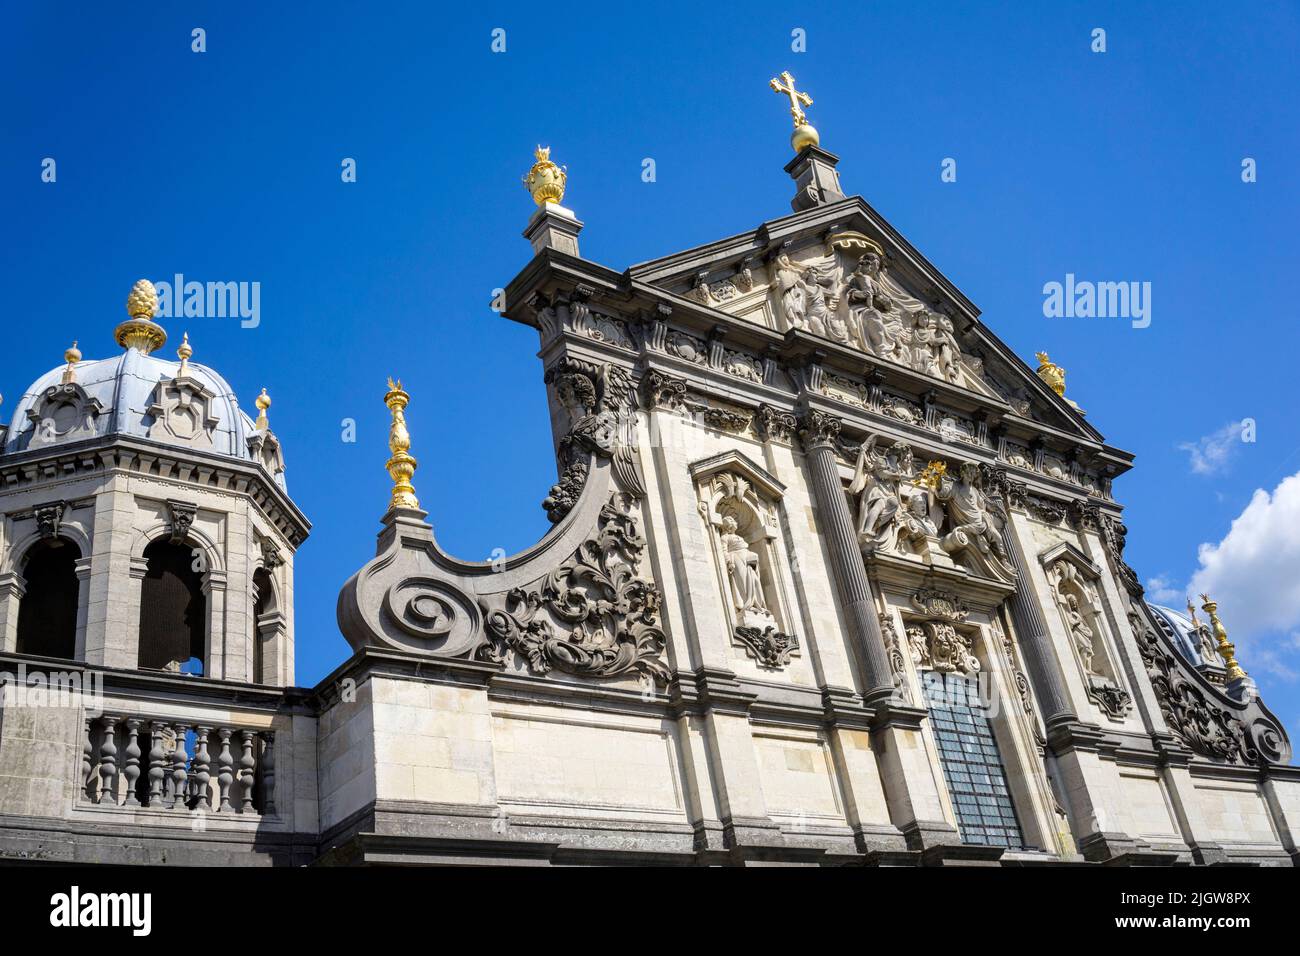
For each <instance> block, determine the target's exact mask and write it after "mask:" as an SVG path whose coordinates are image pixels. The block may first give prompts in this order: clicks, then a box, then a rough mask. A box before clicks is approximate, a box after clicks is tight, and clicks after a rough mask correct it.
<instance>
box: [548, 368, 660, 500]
mask: <svg viewBox="0 0 1300 956" xmlns="http://www.w3.org/2000/svg"><path fill="white" fill-rule="evenodd" d="M545 381H546V383H547V384H548V385H551V386H552V387H553V388H554V389H555V394H556V397H557V399H558V400H559V402H560V404H561V405H562V406H564V408H565V410H566V411H567V412H568V414H569V422H570V425H569V431H568V434H566V435H565V436H564V437H563V438H561V439H560V442H559V450H558V454H559V464H560V471H561V476H562V477H561V483H563V480H564V479H563V476H564V475H565V474H567V473H568V470H569V466H570V465H572V464H573V463H574V462H575V461H580V460H582V458H583V457H584V456H585V455H588V454H591V455H596V456H598V457H600V458H608V459H610V460H611V463H612V465H613V472H614V477H615V479H616V480H617V482H618V485H619V487H620V488H621V489H622V490H624V491H627V492H628V493H630V494H632V495H635V496H637V497H641V496H642V495H644V494H645V482H644V480H643V478H642V475H641V465H640V462H639V460H638V458H637V450H636V417H635V408H636V392H635V389H634V388H633V385H632V377H631V375H630V374H629V373H628V371H627V369H625V368H622V367H621V366H618V365H614V364H612V363H595V362H585V361H581V360H578V359H573V358H565V359H561V360H560V361H559V362H557V363H556V364H555V365H553V366H552V367H551V368H550V369H548V370H547V372H546V376H545ZM573 477H574V475H570V478H571V479H572V478H573Z"/></svg>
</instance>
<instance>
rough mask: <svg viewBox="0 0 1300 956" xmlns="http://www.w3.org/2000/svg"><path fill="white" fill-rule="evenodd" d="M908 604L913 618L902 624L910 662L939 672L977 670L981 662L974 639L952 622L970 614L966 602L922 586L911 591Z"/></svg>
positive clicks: (952, 595) (958, 622) (963, 672)
mask: <svg viewBox="0 0 1300 956" xmlns="http://www.w3.org/2000/svg"><path fill="white" fill-rule="evenodd" d="M911 604H912V609H913V611H914V612H915V618H914V619H913V620H909V621H906V622H905V624H906V628H907V644H908V649H909V651H910V652H911V656H912V663H913V664H914V665H916V667H918V668H921V669H925V670H934V671H938V672H939V673H941V674H950V673H952V672H954V671H957V672H960V673H962V674H967V675H971V674H975V673H977V672H978V671H979V669H980V662H979V659H978V658H977V657H976V656H975V652H974V647H973V639H972V637H971V636H970V635H969V634H965V633H962V631H960V630H958V628H957V627H956V626H955V625H959V624H962V623H963V622H965V620H966V618H967V617H968V616H969V615H970V609H969V608H968V607H966V605H965V603H964V602H963V601H962V600H961V599H960V598H959V597H957V595H955V594H949V593H947V592H946V591H937V590H933V589H931V588H922V589H920V590H919V591H917V592H916V593H914V594H913V595H912V598H911Z"/></svg>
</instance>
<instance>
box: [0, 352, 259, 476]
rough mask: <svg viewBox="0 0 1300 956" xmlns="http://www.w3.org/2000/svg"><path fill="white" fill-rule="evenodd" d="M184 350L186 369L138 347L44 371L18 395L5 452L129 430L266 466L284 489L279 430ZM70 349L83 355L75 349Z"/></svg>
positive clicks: (75, 355) (136, 434)
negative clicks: (262, 426) (260, 420)
mask: <svg viewBox="0 0 1300 956" xmlns="http://www.w3.org/2000/svg"><path fill="white" fill-rule="evenodd" d="M182 352H183V353H184V354H185V356H186V358H185V361H184V369H185V371H184V375H183V376H182V375H180V374H178V373H179V372H180V370H181V367H182V363H181V361H179V360H177V359H171V360H164V359H162V358H159V357H155V356H153V355H148V354H145V353H144V352H142V351H140V350H139V349H138V348H136V347H134V346H132V347H129V348H127V349H126V351H125V352H123V353H122V354H121V355H118V356H115V357H113V358H107V359H95V360H88V361H70V363H69V364H68V365H66V366H60V367H59V368H56V369H52V370H51V371H49V372H46V373H45V374H44V375H42V376H41V377H40V378H38V379H37V380H36V381H35V382H33V383H32V385H31V386H30V387H29V388H28V389H27V391H26V392H24V393H23V395H22V397H21V398H20V399H19V400H18V404H17V407H16V408H15V409H14V412H13V417H12V419H11V421H10V426H9V431H8V433H7V434H6V436H5V443H4V448H3V450H4V453H5V454H13V453H15V452H20V451H26V450H27V449H29V448H33V447H37V448H44V447H56V446H58V445H61V444H72V443H74V442H75V443H80V442H84V441H87V440H90V439H95V438H107V437H111V436H115V435H123V436H132V437H136V438H144V439H149V440H152V441H161V442H163V443H166V444H172V445H176V446H178V447H180V448H185V449H187V450H191V451H200V452H204V453H207V454H217V455H226V456H229V457H231V458H238V459H240V460H242V461H248V462H252V463H255V464H259V465H262V466H263V467H264V468H266V469H267V471H268V472H270V473H271V476H272V477H273V478H274V480H275V482H276V484H278V485H279V486H280V487H281V488H283V487H284V474H283V464H282V461H281V460H280V458H279V446H278V442H276V441H275V439H274V436H272V435H270V433H269V432H268V431H266V430H259V428H258V425H257V423H255V422H254V421H253V419H252V418H250V417H249V416H248V415H246V414H245V413H244V412H243V411H241V410H240V408H239V401H238V399H236V397H235V393H234V390H233V389H231V387H230V384H229V383H228V382H227V381H226V380H225V379H224V378H222V377H221V376H220V375H219V374H218V373H217V372H215V371H213V370H212V369H210V368H208V367H207V366H205V365H200V364H197V363H194V362H190V361H188V355H189V354H190V349H189V347H188V344H186V345H183V346H182ZM69 353H70V355H69V357H70V359H75V358H78V357H79V353H77V352H76V350H75V348H74V349H70V350H69ZM69 371H71V372H72V374H71V375H68V372H69ZM160 385H161V386H162V388H160ZM268 439H269V441H268ZM268 445H269V446H270V447H268Z"/></svg>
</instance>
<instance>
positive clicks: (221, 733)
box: [217, 727, 235, 813]
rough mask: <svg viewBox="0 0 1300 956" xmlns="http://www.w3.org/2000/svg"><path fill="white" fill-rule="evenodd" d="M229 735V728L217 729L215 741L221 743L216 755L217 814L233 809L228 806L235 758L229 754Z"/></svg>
mask: <svg viewBox="0 0 1300 956" xmlns="http://www.w3.org/2000/svg"><path fill="white" fill-rule="evenodd" d="M231 733H232V731H231V729H230V728H229V727H218V728H217V739H218V740H219V741H220V742H221V752H220V753H219V754H217V787H218V789H219V801H218V803H217V812H218V813H220V812H221V811H223V810H229V811H233V810H234V809H235V808H234V807H232V806H231V805H230V785H231V784H232V783H234V781H235V772H234V768H235V758H234V757H233V756H232V755H231V753H230V735H231Z"/></svg>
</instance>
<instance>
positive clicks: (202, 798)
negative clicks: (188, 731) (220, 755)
mask: <svg viewBox="0 0 1300 956" xmlns="http://www.w3.org/2000/svg"><path fill="white" fill-rule="evenodd" d="M194 733H195V737H196V739H195V742H194V763H193V764H192V769H193V770H194V776H193V778H192V779H193V780H194V797H195V799H194V806H196V807H199V806H201V807H203V808H204V809H205V810H206V809H208V808H209V807H210V806H211V800H210V798H209V797H208V781H210V780H211V779H212V774H211V772H210V770H211V764H210V763H209V759H210V758H209V756H208V736H209V735H210V734H211V733H212V728H211V727H195V728H194Z"/></svg>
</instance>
